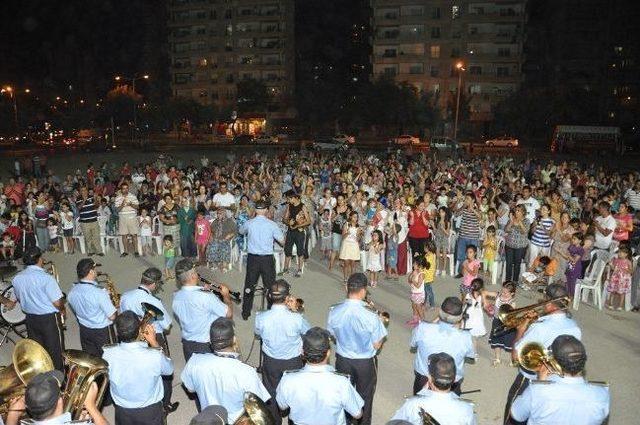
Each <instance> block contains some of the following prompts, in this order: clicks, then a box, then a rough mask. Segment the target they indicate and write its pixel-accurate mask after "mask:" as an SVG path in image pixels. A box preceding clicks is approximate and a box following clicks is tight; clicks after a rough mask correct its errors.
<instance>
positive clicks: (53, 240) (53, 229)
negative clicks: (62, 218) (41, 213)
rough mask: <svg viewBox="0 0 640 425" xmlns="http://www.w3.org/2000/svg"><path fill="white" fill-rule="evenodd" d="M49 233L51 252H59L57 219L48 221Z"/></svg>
mask: <svg viewBox="0 0 640 425" xmlns="http://www.w3.org/2000/svg"><path fill="white" fill-rule="evenodd" d="M47 232H49V250H50V251H53V252H58V251H59V250H60V245H59V244H58V225H57V224H56V220H55V219H53V218H48V219H47Z"/></svg>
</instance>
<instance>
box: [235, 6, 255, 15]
mask: <svg viewBox="0 0 640 425" xmlns="http://www.w3.org/2000/svg"><path fill="white" fill-rule="evenodd" d="M238 15H240V16H251V15H253V9H251V8H247V7H245V8H242V9H240V11H239V12H238Z"/></svg>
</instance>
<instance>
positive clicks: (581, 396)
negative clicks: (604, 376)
mask: <svg viewBox="0 0 640 425" xmlns="http://www.w3.org/2000/svg"><path fill="white" fill-rule="evenodd" d="M551 352H552V353H553V358H554V359H555V360H556V362H558V365H559V366H560V368H561V369H562V372H563V374H564V376H558V375H549V371H548V369H547V368H546V367H544V366H543V367H542V368H541V369H540V371H539V372H538V379H539V380H537V381H532V382H531V385H529V386H528V387H527V389H526V390H524V392H523V393H522V395H520V396H519V397H518V398H516V399H515V401H514V402H513V405H512V406H511V417H512V418H513V419H515V420H518V421H522V422H524V421H527V420H528V423H535V424H541V425H545V424H549V425H551V424H583V425H600V424H602V423H605V420H606V419H607V417H608V416H609V403H610V400H609V387H608V386H607V385H606V384H600V383H589V382H587V381H585V379H584V376H583V374H584V365H585V363H586V361H587V353H586V351H585V349H584V345H582V342H580V341H579V340H578V339H577V338H576V337H574V336H571V335H560V336H558V337H557V338H556V339H555V340H554V341H553V344H551Z"/></svg>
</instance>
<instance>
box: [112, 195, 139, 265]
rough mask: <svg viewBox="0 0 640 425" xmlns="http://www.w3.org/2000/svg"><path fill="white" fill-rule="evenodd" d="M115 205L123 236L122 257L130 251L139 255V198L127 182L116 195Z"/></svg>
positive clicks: (120, 231)
mask: <svg viewBox="0 0 640 425" xmlns="http://www.w3.org/2000/svg"><path fill="white" fill-rule="evenodd" d="M115 207H116V209H117V211H118V226H119V229H118V230H119V232H118V233H120V236H122V243H123V244H124V245H123V246H124V252H123V253H122V255H121V257H126V256H127V255H128V254H129V253H130V252H133V253H135V255H136V257H137V256H138V252H137V251H136V245H137V236H138V220H137V217H136V216H137V215H138V198H136V196H135V195H134V194H132V193H129V185H128V184H127V183H122V185H121V186H120V193H118V196H116V202H115Z"/></svg>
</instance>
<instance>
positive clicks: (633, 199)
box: [624, 180, 640, 211]
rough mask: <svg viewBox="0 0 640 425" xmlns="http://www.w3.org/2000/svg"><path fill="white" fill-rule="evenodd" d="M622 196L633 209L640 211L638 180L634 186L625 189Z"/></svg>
mask: <svg viewBox="0 0 640 425" xmlns="http://www.w3.org/2000/svg"><path fill="white" fill-rule="evenodd" d="M624 198H625V199H626V200H627V202H628V203H629V206H630V207H631V208H633V209H634V210H635V211H640V180H638V181H636V182H635V184H634V186H633V187H632V188H631V189H629V190H627V192H626V193H625V194H624Z"/></svg>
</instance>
